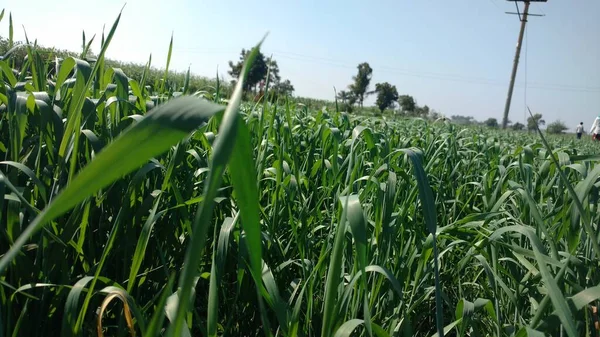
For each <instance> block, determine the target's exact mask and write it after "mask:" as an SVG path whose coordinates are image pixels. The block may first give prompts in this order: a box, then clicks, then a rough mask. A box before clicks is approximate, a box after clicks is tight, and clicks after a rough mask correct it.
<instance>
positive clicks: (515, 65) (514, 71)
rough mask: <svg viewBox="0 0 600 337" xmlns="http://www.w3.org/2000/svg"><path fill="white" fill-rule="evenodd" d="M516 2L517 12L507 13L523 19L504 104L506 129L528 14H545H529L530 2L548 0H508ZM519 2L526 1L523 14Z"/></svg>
mask: <svg viewBox="0 0 600 337" xmlns="http://www.w3.org/2000/svg"><path fill="white" fill-rule="evenodd" d="M507 1H513V2H515V5H516V6H517V12H516V13H514V12H506V13H507V14H517V15H519V19H520V21H521V30H520V31H519V39H518V41H517V50H516V52H515V59H514V61H513V68H512V74H511V75H510V84H509V85H508V95H506V104H505V105H504V118H502V128H503V129H506V125H507V124H508V112H509V110H510V102H511V100H512V93H513V89H514V87H515V78H516V77H517V68H518V66H519V57H520V55H521V44H522V43H523V34H524V33H525V25H526V24H527V17H528V16H543V15H539V14H529V4H530V3H531V2H547V1H548V0H507ZM517 2H524V3H525V8H524V10H523V15H522V16H521V13H519V6H518V5H517Z"/></svg>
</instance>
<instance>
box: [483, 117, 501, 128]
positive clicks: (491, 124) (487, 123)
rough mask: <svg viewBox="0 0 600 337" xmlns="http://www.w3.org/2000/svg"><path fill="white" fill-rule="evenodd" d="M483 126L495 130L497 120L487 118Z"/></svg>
mask: <svg viewBox="0 0 600 337" xmlns="http://www.w3.org/2000/svg"><path fill="white" fill-rule="evenodd" d="M483 124H485V126H487V127H489V128H497V127H498V120H497V119H496V118H488V119H487V120H486V121H485V122H483Z"/></svg>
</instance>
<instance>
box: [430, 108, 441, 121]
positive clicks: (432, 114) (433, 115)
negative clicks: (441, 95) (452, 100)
mask: <svg viewBox="0 0 600 337" xmlns="http://www.w3.org/2000/svg"><path fill="white" fill-rule="evenodd" d="M441 116H442V115H441V114H440V113H439V112H437V111H436V110H435V109H431V110H430V111H429V118H431V119H433V120H436V119H438V118H440V117H441Z"/></svg>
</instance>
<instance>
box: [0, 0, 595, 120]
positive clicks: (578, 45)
mask: <svg viewBox="0 0 600 337" xmlns="http://www.w3.org/2000/svg"><path fill="white" fill-rule="evenodd" d="M4 3H5V4H4V5H2V6H0V7H4V8H6V10H7V12H8V11H11V12H12V14H13V21H14V24H15V39H16V40H23V39H24V34H23V28H22V26H21V25H23V26H24V27H25V29H26V31H27V34H28V36H29V38H30V39H31V40H33V39H38V43H39V44H41V45H44V46H48V47H50V46H55V47H57V48H61V49H69V50H74V51H79V50H80V49H81V35H82V34H81V33H82V30H85V32H86V36H87V37H88V39H89V38H90V37H91V36H92V35H93V34H97V35H98V36H97V40H96V41H97V42H95V44H94V47H93V48H92V49H93V51H94V52H98V50H99V47H98V46H99V42H100V39H99V37H100V33H101V32H102V27H103V25H106V31H108V30H109V29H110V26H111V25H112V23H113V22H114V20H115V18H116V17H117V15H118V13H119V10H120V9H121V7H122V6H123V4H124V1H115V0H107V1H74V0H66V1H65V0H63V1H60V2H57V1H52V2H47V1H42V0H30V1H27V2H22V1H16V0H8V2H6V1H5V2H4ZM505 11H515V5H514V3H513V2H508V1H504V0H477V1H474V0H455V1H442V0H437V1H436V0H421V1H416V0H402V1H398V0H396V1H372V2H370V3H368V5H367V3H366V2H364V1H313V0H310V1H308V0H307V1H293V2H292V1H270V0H269V1H260V2H258V1H254V2H249V1H241V0H239V1H238V0H236V1H233V0H232V1H181V0H171V1H166V2H165V1H155V0H150V1H148V0H145V1H142V0H130V1H128V2H127V4H126V6H125V8H124V10H123V16H122V18H121V22H120V24H119V27H118V30H117V33H116V35H115V38H114V40H113V42H112V43H111V46H110V47H109V49H108V55H107V56H108V57H110V58H114V59H119V60H122V61H133V62H139V63H145V62H146V61H147V60H148V56H149V55H150V54H151V53H152V60H153V62H152V63H153V65H154V66H158V67H164V64H165V62H166V56H167V51H168V44H169V39H170V36H171V33H172V32H173V34H174V51H173V57H172V60H171V68H172V69H176V70H185V69H187V67H188V66H189V65H191V69H192V72H194V73H196V74H199V75H204V76H209V77H214V76H215V74H216V72H217V67H218V69H219V74H221V75H223V76H225V77H226V78H229V76H228V75H227V71H228V70H229V66H228V61H229V60H237V59H238V58H239V52H240V50H241V49H242V48H249V47H252V46H253V45H254V44H255V43H256V42H258V41H259V40H260V39H261V38H262V36H263V35H264V34H265V33H266V32H267V31H268V32H270V34H269V36H268V38H267V40H266V42H265V44H264V48H263V51H264V53H265V55H270V54H273V56H274V58H275V59H276V60H277V62H278V64H279V68H280V73H281V76H282V77H283V78H287V79H290V80H291V82H292V84H293V85H294V87H295V89H296V92H295V94H296V95H299V96H308V97H314V98H322V99H330V100H331V99H333V98H334V92H333V87H334V86H335V87H336V88H337V89H338V90H340V89H343V88H345V87H346V86H347V85H348V84H350V82H351V77H352V75H354V74H355V73H356V66H357V65H358V63H359V62H364V61H366V62H369V63H370V65H371V67H372V68H373V79H372V82H371V83H372V84H371V87H372V88H374V84H375V83H378V82H383V81H387V82H390V83H391V84H394V85H396V87H397V88H398V91H399V93H400V94H401V95H402V94H409V95H412V96H414V97H415V99H416V100H417V103H418V104H419V105H424V104H427V105H429V107H430V108H433V109H436V110H439V111H441V112H442V113H443V114H445V115H447V116H450V115H456V114H460V115H470V116H474V117H475V118H476V119H478V120H484V119H486V118H488V117H495V118H498V120H499V121H501V118H502V112H503V109H504V102H505V99H506V93H507V87H508V81H509V77H510V71H511V67H512V61H513V56H514V52H515V45H516V41H517V35H518V32H519V21H518V17H517V16H516V15H507V14H505V13H504V12H505ZM531 13H540V14H546V16H545V17H532V18H530V19H529V23H528V25H527V27H528V28H527V35H526V40H525V41H524V43H523V49H522V54H521V62H520V66H519V73H518V78H517V85H516V87H515V91H514V95H513V103H512V109H511V114H510V116H509V118H510V119H511V120H512V121H513V122H521V123H523V122H524V119H525V115H524V112H525V97H526V101H527V104H529V106H530V107H531V108H532V110H533V111H534V112H539V113H542V114H543V116H544V119H545V120H546V121H547V122H551V121H554V120H557V119H561V120H562V121H564V122H566V123H567V125H568V126H569V127H571V128H574V127H575V125H576V124H577V123H579V122H580V121H583V122H584V124H585V126H586V128H589V126H590V124H591V122H592V121H593V119H594V117H595V116H597V115H598V114H600V44H599V43H600V20H598V17H599V16H600V1H598V0H576V1H574V0H549V1H548V2H547V3H540V4H532V6H531ZM7 14H8V13H7ZM0 34H1V35H4V36H7V35H8V20H7V17H5V20H3V21H2V23H0ZM525 75H526V76H525ZM525 77H526V78H525ZM525 83H527V86H525ZM525 89H526V90H525ZM525 92H526V95H525ZM372 102H373V97H371V98H370V99H369V100H367V102H366V104H371V103H372Z"/></svg>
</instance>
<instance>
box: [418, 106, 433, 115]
mask: <svg viewBox="0 0 600 337" xmlns="http://www.w3.org/2000/svg"><path fill="white" fill-rule="evenodd" d="M429 110H430V109H429V107H428V106H427V104H425V105H423V106H422V107H421V108H419V115H421V116H423V117H427V116H429Z"/></svg>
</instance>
